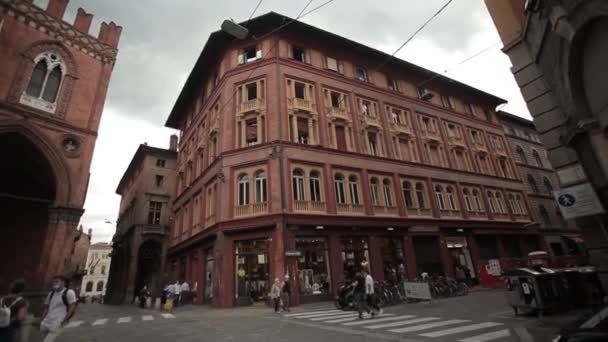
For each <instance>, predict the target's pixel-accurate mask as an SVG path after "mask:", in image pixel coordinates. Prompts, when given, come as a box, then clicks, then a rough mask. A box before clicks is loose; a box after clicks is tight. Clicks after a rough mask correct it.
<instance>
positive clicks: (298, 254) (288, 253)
mask: <svg viewBox="0 0 608 342" xmlns="http://www.w3.org/2000/svg"><path fill="white" fill-rule="evenodd" d="M285 256H287V257H301V256H302V252H301V251H285Z"/></svg>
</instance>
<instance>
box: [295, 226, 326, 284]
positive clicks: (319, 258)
mask: <svg viewBox="0 0 608 342" xmlns="http://www.w3.org/2000/svg"><path fill="white" fill-rule="evenodd" d="M296 250H298V251H299V252H301V253H302V254H301V256H299V257H297V260H298V275H297V276H298V285H299V291H300V294H301V295H303V296H322V295H329V294H330V284H331V273H330V268H329V253H328V249H327V239H325V238H321V237H307V238H297V239H296Z"/></svg>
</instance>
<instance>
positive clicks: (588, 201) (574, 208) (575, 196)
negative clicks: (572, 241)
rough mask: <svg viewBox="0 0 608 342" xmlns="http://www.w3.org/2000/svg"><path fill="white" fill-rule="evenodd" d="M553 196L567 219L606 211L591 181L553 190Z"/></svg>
mask: <svg viewBox="0 0 608 342" xmlns="http://www.w3.org/2000/svg"><path fill="white" fill-rule="evenodd" d="M553 197H554V198H555V200H556V201H557V204H559V210H560V211H561V212H562V216H563V217H564V218H565V219H573V218H577V217H583V216H591V215H597V214H602V213H604V208H603V207H602V204H601V203H600V201H599V199H598V198H597V195H596V194H595V191H594V190H593V187H592V186H591V184H589V183H584V184H580V185H575V186H571V187H567V188H564V189H561V190H557V191H553Z"/></svg>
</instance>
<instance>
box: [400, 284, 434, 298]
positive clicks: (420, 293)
mask: <svg viewBox="0 0 608 342" xmlns="http://www.w3.org/2000/svg"><path fill="white" fill-rule="evenodd" d="M403 288H404V289H405V296H406V297H407V298H413V299H426V300H431V288H430V287H429V284H428V283H410V282H407V281H406V282H404V283H403Z"/></svg>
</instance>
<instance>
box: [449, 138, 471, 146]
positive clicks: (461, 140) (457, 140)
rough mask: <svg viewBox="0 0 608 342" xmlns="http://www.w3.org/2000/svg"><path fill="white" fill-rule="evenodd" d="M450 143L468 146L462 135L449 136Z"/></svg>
mask: <svg viewBox="0 0 608 342" xmlns="http://www.w3.org/2000/svg"><path fill="white" fill-rule="evenodd" d="M448 143H449V144H451V145H456V146H462V147H466V146H467V144H466V142H465V141H464V138H463V137H461V136H448Z"/></svg>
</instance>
